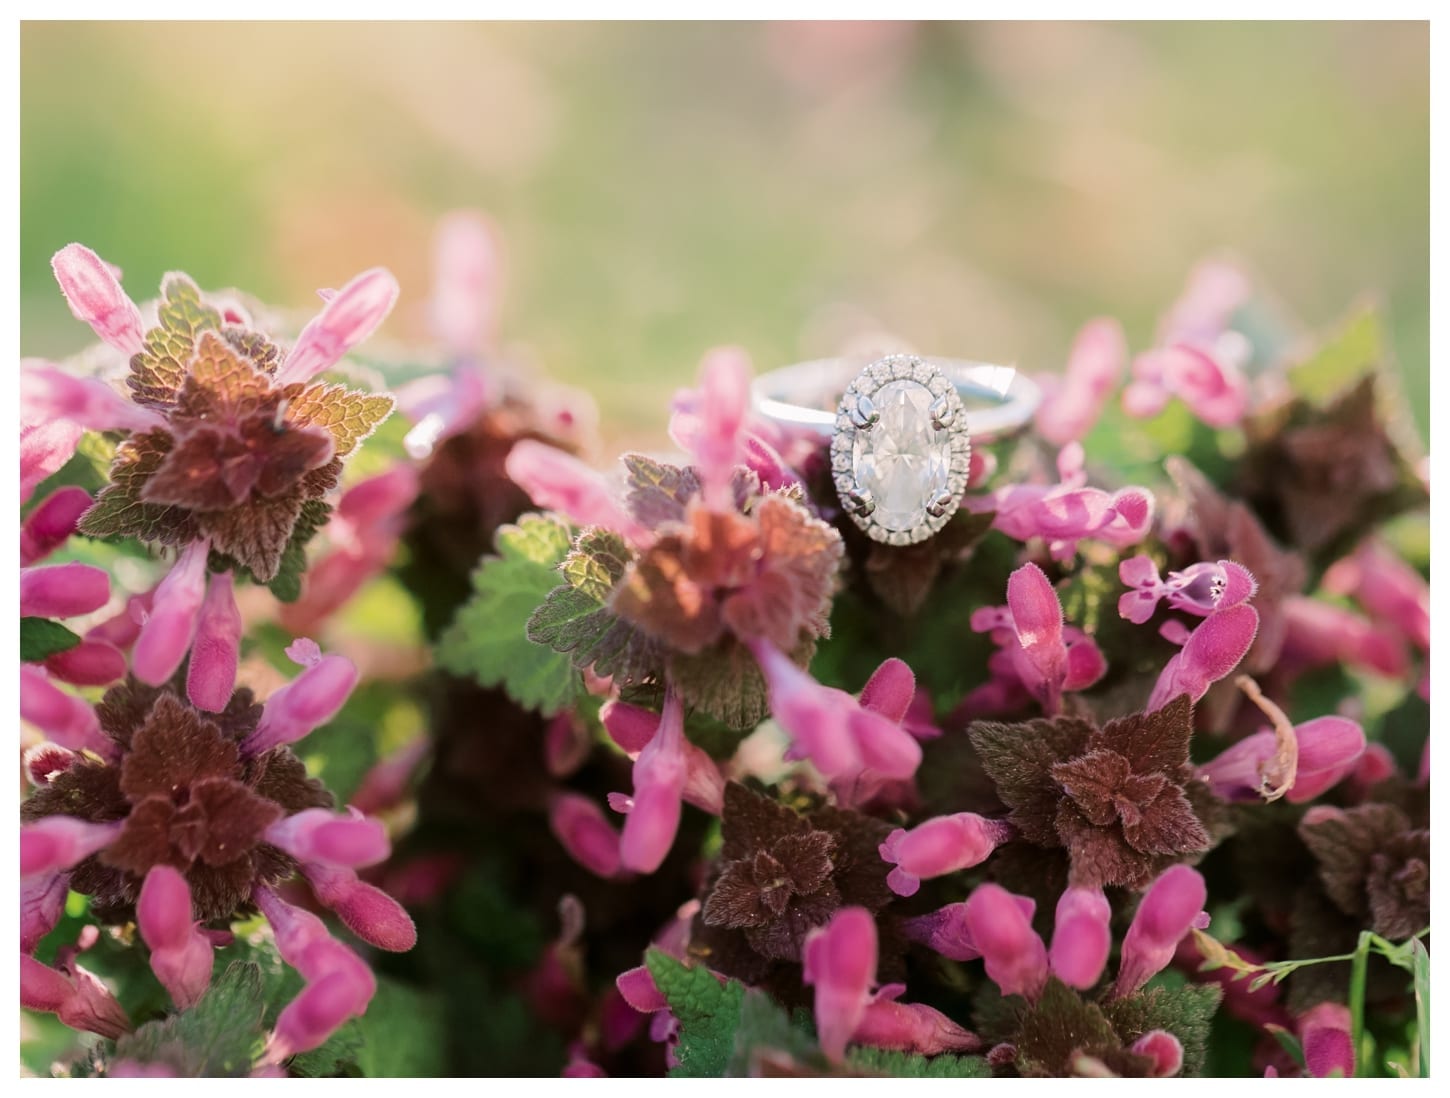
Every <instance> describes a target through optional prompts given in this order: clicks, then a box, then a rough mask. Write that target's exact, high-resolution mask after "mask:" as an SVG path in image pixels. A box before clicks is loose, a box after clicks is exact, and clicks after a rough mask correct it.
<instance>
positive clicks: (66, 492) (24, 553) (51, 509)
mask: <svg viewBox="0 0 1450 1098" xmlns="http://www.w3.org/2000/svg"><path fill="white" fill-rule="evenodd" d="M90 505H91V496H90V493H89V492H87V491H86V490H85V489H84V488H77V487H76V486H74V485H70V486H68V487H65V488H57V489H56V490H55V491H54V492H52V493H50V495H48V496H46V497H45V498H44V499H43V500H41V501H40V502H39V503H37V504H36V505H35V506H34V507H33V508H31V511H30V514H28V515H26V516H25V519H24V521H22V522H21V524H20V563H21V565H22V566H27V565H31V564H35V563H36V562H38V561H41V560H44V559H45V558H46V557H48V556H50V554H51V553H53V552H55V551H56V550H57V549H59V548H60V547H61V546H62V545H64V544H65V542H66V539H67V538H69V537H70V536H71V535H72V534H73V533H75V529H76V520H78V519H79V518H80V517H81V515H83V514H85V511H86V508H88V507H89V506H90Z"/></svg>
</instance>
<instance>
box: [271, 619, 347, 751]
mask: <svg viewBox="0 0 1450 1098" xmlns="http://www.w3.org/2000/svg"><path fill="white" fill-rule="evenodd" d="M287 655H288V656H289V657H290V658H291V659H292V660H293V662H295V663H297V664H300V665H301V666H302V667H303V668H304V670H303V672H302V674H300V675H298V676H297V677H296V678H295V679H293V680H292V681H291V682H290V683H288V684H287V685H286V686H284V687H282V688H281V689H279V690H278V691H276V692H275V693H274V694H273V695H272V696H271V697H270V698H268V699H267V703H266V705H264V706H263V707H262V718H261V720H259V721H258V722H257V727H256V729H255V730H254V731H253V732H252V734H251V735H250V736H249V737H248V738H247V740H246V742H245V743H244V744H243V745H242V747H243V749H244V750H245V751H247V752H249V753H251V754H259V753H261V752H263V751H267V750H270V749H271V748H273V747H278V746H281V745H283V744H289V743H295V742H296V741H298V740H300V739H301V738H302V737H303V736H305V735H307V733H309V732H311V731H312V730H313V729H314V728H318V727H320V726H322V725H324V724H326V723H327V722H328V721H330V720H332V718H333V717H335V716H336V715H337V713H338V710H340V709H341V708H342V707H343V705H344V704H345V703H346V702H347V699H348V695H350V694H351V693H352V689H353V687H354V686H356V685H357V680H358V671H357V666H356V665H355V664H354V663H353V662H352V660H350V659H348V658H347V657H346V656H336V655H334V656H324V655H323V654H322V652H321V650H320V649H319V648H318V647H317V643H316V642H315V641H311V640H308V639H307V638H305V637H303V638H301V639H299V640H296V641H293V642H292V644H291V645H289V646H288V648H287Z"/></svg>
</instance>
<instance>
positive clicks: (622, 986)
mask: <svg viewBox="0 0 1450 1098" xmlns="http://www.w3.org/2000/svg"><path fill="white" fill-rule="evenodd" d="M614 986H615V987H617V988H618V989H619V993H620V995H622V996H624V1001H625V1002H627V1003H628V1004H629V1005H630V1006H632V1007H634V1009H635V1010H637V1011H639V1012H640V1013H641V1014H653V1013H654V1012H655V1011H657V1010H668V1009H669V1008H670V1004H669V1002H668V1000H666V999H665V997H664V995H663V993H661V991H660V989H659V988H658V987H657V986H656V985H655V981H654V977H653V976H651V975H650V974H649V969H647V968H646V967H645V966H644V965H640V966H639V967H638V968H631V969H629V970H628V971H626V972H621V973H620V974H619V975H618V976H616V977H615V978H614Z"/></svg>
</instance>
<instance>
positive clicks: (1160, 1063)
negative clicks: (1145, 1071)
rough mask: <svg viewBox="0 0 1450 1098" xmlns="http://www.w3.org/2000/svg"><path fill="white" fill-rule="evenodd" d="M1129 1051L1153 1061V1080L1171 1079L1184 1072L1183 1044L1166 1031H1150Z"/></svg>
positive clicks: (1129, 1048) (1130, 1047) (1131, 1046)
mask: <svg viewBox="0 0 1450 1098" xmlns="http://www.w3.org/2000/svg"><path fill="white" fill-rule="evenodd" d="M1128 1051H1129V1052H1136V1053H1137V1054H1138V1055H1139V1056H1146V1057H1148V1059H1150V1060H1152V1061H1153V1072H1152V1078H1155V1079H1171V1078H1172V1077H1173V1076H1175V1075H1177V1074H1178V1073H1179V1072H1180V1071H1182V1070H1183V1042H1182V1041H1180V1040H1179V1039H1178V1038H1177V1037H1175V1036H1173V1034H1171V1033H1169V1032H1168V1031H1167V1030H1166V1029H1150V1030H1149V1031H1148V1032H1147V1033H1145V1034H1143V1036H1141V1037H1139V1038H1138V1039H1137V1040H1136V1041H1134V1042H1133V1043H1132V1044H1131V1045H1130V1046H1129V1047H1128Z"/></svg>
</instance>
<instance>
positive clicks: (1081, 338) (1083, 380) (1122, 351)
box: [1036, 317, 1128, 446]
mask: <svg viewBox="0 0 1450 1098" xmlns="http://www.w3.org/2000/svg"><path fill="white" fill-rule="evenodd" d="M1127 358H1128V343H1127V340H1126V339H1125V338H1124V336H1123V326H1122V325H1121V324H1119V323H1118V322H1117V321H1116V320H1114V319H1112V318H1111V317H1099V318H1098V319H1096V320H1090V321H1088V322H1087V323H1086V324H1084V325H1083V327H1082V329H1081V330H1080V331H1079V332H1078V333H1077V338H1076V339H1074V340H1073V344H1072V350H1071V351H1069V352H1068V355H1067V367H1066V369H1064V370H1063V372H1062V376H1061V377H1060V378H1059V377H1055V376H1053V375H1047V376H1045V377H1043V378H1042V379H1041V381H1042V382H1044V383H1045V384H1044V388H1045V389H1046V392H1045V394H1044V397H1043V401H1042V405H1041V407H1039V408H1038V409H1037V421H1036V423H1037V433H1038V434H1039V435H1041V436H1042V437H1043V438H1045V439H1046V440H1047V441H1048V442H1050V443H1052V444H1053V445H1054V446H1065V445H1067V444H1068V443H1069V442H1076V441H1077V440H1078V439H1081V438H1082V437H1083V436H1084V435H1086V434H1087V433H1088V432H1089V431H1091V430H1092V428H1093V424H1095V423H1096V422H1097V421H1098V418H1099V417H1100V416H1101V415H1102V414H1103V408H1104V406H1105V405H1106V404H1107V402H1108V397H1109V396H1110V395H1111V394H1112V391H1113V389H1114V387H1116V385H1117V384H1118V381H1119V379H1120V378H1121V377H1122V376H1123V367H1124V365H1125V364H1126V362H1127Z"/></svg>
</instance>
